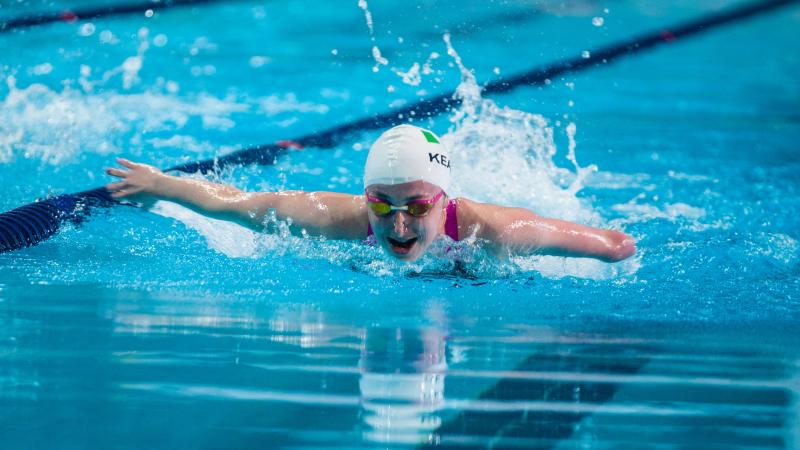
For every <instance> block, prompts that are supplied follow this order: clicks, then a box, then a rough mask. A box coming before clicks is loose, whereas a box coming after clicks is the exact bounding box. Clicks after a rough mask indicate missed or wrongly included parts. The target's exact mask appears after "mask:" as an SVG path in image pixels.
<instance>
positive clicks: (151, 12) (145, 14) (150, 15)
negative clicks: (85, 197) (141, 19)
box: [144, 9, 153, 17]
mask: <svg viewBox="0 0 800 450" xmlns="http://www.w3.org/2000/svg"><path fill="white" fill-rule="evenodd" d="M144 16H145V17H153V10H152V9H148V10H147V11H145V12H144Z"/></svg>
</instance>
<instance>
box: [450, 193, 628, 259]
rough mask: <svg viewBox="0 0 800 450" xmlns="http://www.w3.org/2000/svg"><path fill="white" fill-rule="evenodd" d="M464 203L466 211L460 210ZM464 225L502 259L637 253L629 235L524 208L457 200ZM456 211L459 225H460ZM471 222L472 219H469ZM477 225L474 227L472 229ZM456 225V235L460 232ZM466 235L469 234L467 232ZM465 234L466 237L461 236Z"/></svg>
mask: <svg viewBox="0 0 800 450" xmlns="http://www.w3.org/2000/svg"><path fill="white" fill-rule="evenodd" d="M462 203H465V205H464V206H467V207H466V208H462ZM459 208H460V209H463V210H464V216H465V217H464V218H465V219H467V220H464V221H463V222H464V226H465V227H469V225H470V223H472V224H473V227H474V230H475V231H474V232H475V233H476V234H477V235H476V237H479V238H482V239H485V240H486V241H488V243H489V246H490V247H491V248H492V249H493V250H494V251H495V253H498V254H500V255H503V256H514V255H526V254H541V255H554V256H573V257H585V258H595V259H599V260H601V261H605V262H616V261H622V260H623V259H626V258H628V257H630V256H631V255H633V254H634V253H635V252H636V244H635V242H634V240H633V238H631V237H630V236H628V235H626V234H624V233H621V232H619V231H615V230H603V229H600V228H593V227H589V226H585V225H580V224H577V223H572V222H567V221H565V220H558V219H550V218H546V217H541V216H539V215H537V214H535V213H534V212H532V211H529V210H527V209H524V208H508V207H503V206H495V205H488V204H482V203H477V202H472V201H469V200H466V199H463V200H460V202H459ZM461 219H462V214H461V211H459V222H460V223H459V225H461V222H462V220H461ZM470 219H471V220H470ZM475 225H477V226H475ZM461 229H462V227H461V226H459V233H460V234H461V233H462V230H461ZM464 232H465V233H469V232H468V231H467V230H466V229H465V230H464ZM463 235H467V234H463Z"/></svg>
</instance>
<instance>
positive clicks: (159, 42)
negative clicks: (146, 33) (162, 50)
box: [153, 34, 167, 47]
mask: <svg viewBox="0 0 800 450" xmlns="http://www.w3.org/2000/svg"><path fill="white" fill-rule="evenodd" d="M153 45H155V46H156V47H163V46H165V45H167V35H165V34H157V35H156V37H154V38H153Z"/></svg>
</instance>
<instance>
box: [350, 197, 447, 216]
mask: <svg viewBox="0 0 800 450" xmlns="http://www.w3.org/2000/svg"><path fill="white" fill-rule="evenodd" d="M364 193H365V194H367V193H366V191H365V192H364ZM443 195H444V191H439V193H438V194H436V195H435V196H434V197H433V198H432V199H429V200H412V201H410V202H408V203H406V204H405V205H403V206H394V205H392V204H391V203H389V202H387V201H386V200H383V199H380V198H376V197H373V196H371V195H369V194H367V204H368V205H369V207H370V209H371V210H372V212H374V213H375V214H376V215H378V216H388V215H389V214H391V213H392V211H405V212H407V213H409V214H410V215H412V216H414V217H424V216H426V215H428V213H429V212H431V210H432V209H433V205H435V204H436V202H438V201H439V199H440V198H442V196H443Z"/></svg>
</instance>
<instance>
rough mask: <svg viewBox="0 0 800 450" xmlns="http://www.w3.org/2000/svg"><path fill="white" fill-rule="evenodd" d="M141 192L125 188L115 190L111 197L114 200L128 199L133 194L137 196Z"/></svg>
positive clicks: (133, 188) (129, 187)
mask: <svg viewBox="0 0 800 450" xmlns="http://www.w3.org/2000/svg"><path fill="white" fill-rule="evenodd" d="M141 191H142V190H141V189H139V188H135V187H131V186H125V187H124V188H123V189H119V190H116V191H114V192H112V193H111V196H112V197H114V198H122V197H129V196H131V195H134V194H138V193H139V192H141Z"/></svg>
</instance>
